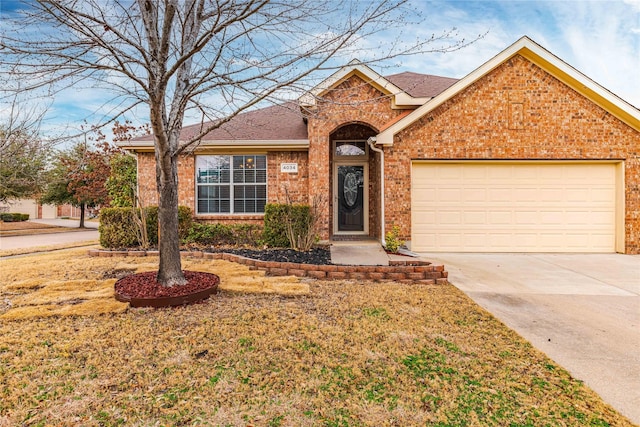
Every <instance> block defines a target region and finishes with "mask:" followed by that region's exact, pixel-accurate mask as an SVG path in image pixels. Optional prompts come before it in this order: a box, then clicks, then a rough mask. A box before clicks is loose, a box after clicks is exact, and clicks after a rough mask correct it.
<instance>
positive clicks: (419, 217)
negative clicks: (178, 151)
mask: <svg viewBox="0 0 640 427" xmlns="http://www.w3.org/2000/svg"><path fill="white" fill-rule="evenodd" d="M585 54H587V53H586V52H585ZM622 77H625V78H629V79H630V77H629V76H622ZM630 82H631V81H630ZM198 128H199V125H196V126H190V127H185V128H184V130H183V135H185V138H186V137H187V135H189V134H193V132H196V131H197V129H198ZM123 147H124V148H126V149H128V150H131V151H133V152H136V153H137V157H138V179H139V186H140V190H141V193H142V195H143V200H145V201H146V203H155V202H156V200H157V199H156V198H157V195H156V190H155V166H154V155H153V141H152V137H143V138H139V139H136V140H133V141H131V142H129V143H125V144H124V145H123ZM639 153H640V111H639V110H638V109H637V108H635V107H633V106H632V105H630V104H628V103H627V102H625V101H624V100H622V99H620V98H618V97H617V96H616V95H614V94H612V93H611V92H609V91H607V90H606V89H605V88H603V87H601V86H599V85H598V84H597V83H595V82H594V81H592V80H590V79H589V78H588V77H586V76H585V75H584V74H582V73H580V72H579V71H577V70H576V69H574V68H572V67H571V66H569V65H568V64H566V63H565V62H563V61H562V60H560V59H559V58H557V57H556V56H554V55H553V54H551V53H550V52H548V51H547V50H545V49H543V48H542V47H540V46H539V45H538V44H536V43H535V42H533V41H531V40H530V39H528V38H526V37H523V38H522V39H520V40H518V41H517V42H516V43H514V44H513V45H511V46H510V47H508V48H507V49H506V50H504V51H503V52H501V53H500V54H498V55H497V56H495V57H494V58H493V59H491V60H490V61H488V62H487V63H485V64H483V65H482V66H480V67H479V68H478V69H477V70H475V71H474V72H472V73H471V74H469V75H468V76H466V77H464V78H463V79H460V80H456V79H450V78H444V77H436V76H431V75H423V74H416V73H401V74H395V75H391V76H386V77H383V76H380V75H379V74H377V73H376V72H375V71H373V70H371V69H370V68H368V67H367V66H364V65H362V64H360V63H358V62H356V61H354V62H352V63H350V64H349V65H348V66H346V67H344V68H342V69H341V70H339V71H338V72H336V73H335V74H334V75H332V76H331V77H329V78H328V79H326V80H325V81H324V82H323V83H321V84H320V85H319V86H317V87H316V88H315V89H314V90H313V91H312V92H311V93H310V94H308V95H307V96H304V97H302V98H301V99H299V100H298V102H297V103H289V104H284V105H278V106H270V107H267V108H263V109H260V110H255V111H251V112H247V113H244V114H241V115H239V116H237V117H236V118H235V119H233V120H231V121H230V122H228V123H226V124H224V125H223V126H221V127H220V128H219V129H217V130H215V131H213V132H211V133H210V134H209V135H208V136H207V137H205V138H203V140H202V142H201V144H200V146H199V147H198V148H197V150H195V153H193V154H190V155H187V156H184V157H183V158H181V159H180V162H179V183H180V188H179V200H180V204H182V205H186V206H189V207H191V208H192V209H193V211H194V214H195V217H196V218H197V219H201V220H204V221H219V222H254V223H261V221H262V220H263V215H262V212H263V210H264V205H265V203H269V202H285V201H287V199H289V200H292V201H294V202H303V203H310V202H311V201H312V200H314V198H317V197H318V196H323V197H324V199H325V201H326V203H325V205H323V206H322V208H321V211H320V212H321V216H322V218H321V220H322V235H321V236H320V237H321V238H322V239H328V240H340V239H359V238H361V239H366V238H376V239H379V240H383V239H384V236H385V233H386V232H387V231H389V230H391V229H392V227H394V226H398V227H399V229H400V234H401V236H402V237H404V238H405V239H406V240H407V241H408V244H409V246H410V248H411V249H412V250H414V251H419V252H436V251H467V252H626V253H630V254H637V253H640V161H639V158H638V154H639Z"/></svg>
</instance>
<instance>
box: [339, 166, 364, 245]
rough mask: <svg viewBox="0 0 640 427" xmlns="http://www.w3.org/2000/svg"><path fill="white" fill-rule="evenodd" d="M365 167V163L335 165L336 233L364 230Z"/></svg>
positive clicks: (356, 232) (360, 231) (354, 232)
mask: <svg viewBox="0 0 640 427" xmlns="http://www.w3.org/2000/svg"><path fill="white" fill-rule="evenodd" d="M366 172H367V169H366V168H365V164H348V165H341V164H338V165H337V166H336V180H335V182H336V187H335V195H336V204H335V205H336V206H335V213H336V226H337V232H338V233H346V234H349V233H353V234H362V233H365V232H366V231H367V230H366V220H367V212H366V206H367V203H366V196H367V191H366V189H367V184H366V180H367V173H366Z"/></svg>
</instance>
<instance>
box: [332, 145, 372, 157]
mask: <svg viewBox="0 0 640 427" xmlns="http://www.w3.org/2000/svg"><path fill="white" fill-rule="evenodd" d="M334 144H335V155H336V156H338V157H350V158H354V157H366V156H367V142H366V141H335V143H334Z"/></svg>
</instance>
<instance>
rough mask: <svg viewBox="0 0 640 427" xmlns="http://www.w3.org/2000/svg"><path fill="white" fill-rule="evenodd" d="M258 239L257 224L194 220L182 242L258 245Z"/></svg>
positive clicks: (258, 230)
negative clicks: (200, 221)
mask: <svg viewBox="0 0 640 427" xmlns="http://www.w3.org/2000/svg"><path fill="white" fill-rule="evenodd" d="M259 240H260V228H259V227H258V226H257V225H253V224H217V223H216V224H204V223H198V222H194V223H193V224H192V225H191V229H190V230H189V232H188V234H187V237H186V238H185V239H184V242H185V243H191V244H195V245H202V246H258V244H259V243H260V242H259Z"/></svg>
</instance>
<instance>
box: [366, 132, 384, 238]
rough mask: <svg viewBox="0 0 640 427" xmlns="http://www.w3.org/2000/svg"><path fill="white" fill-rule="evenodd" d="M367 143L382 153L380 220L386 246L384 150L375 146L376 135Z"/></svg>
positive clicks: (382, 236) (381, 232)
mask: <svg viewBox="0 0 640 427" xmlns="http://www.w3.org/2000/svg"><path fill="white" fill-rule="evenodd" d="M367 143H368V144H369V148H371V149H372V150H373V151H375V152H376V153H380V218H381V222H380V234H381V236H380V243H381V244H382V246H384V247H385V248H386V247H387V242H386V240H385V238H384V236H385V232H384V223H385V218H384V151H382V149H381V148H378V147H376V146H375V144H376V137H375V136H372V137H370V138H369V139H367Z"/></svg>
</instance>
